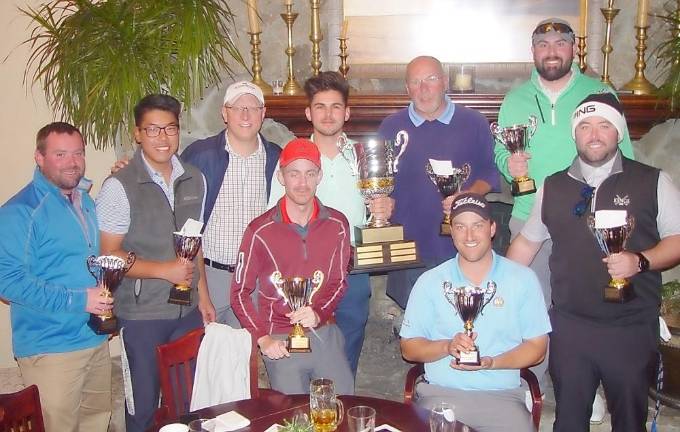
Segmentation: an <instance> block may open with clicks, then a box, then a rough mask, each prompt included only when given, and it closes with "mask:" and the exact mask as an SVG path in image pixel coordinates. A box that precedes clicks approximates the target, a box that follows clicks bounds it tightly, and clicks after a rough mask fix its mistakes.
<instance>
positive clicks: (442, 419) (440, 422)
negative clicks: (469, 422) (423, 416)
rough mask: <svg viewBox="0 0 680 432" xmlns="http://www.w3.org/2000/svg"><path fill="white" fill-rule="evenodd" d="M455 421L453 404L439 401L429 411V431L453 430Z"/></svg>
mask: <svg viewBox="0 0 680 432" xmlns="http://www.w3.org/2000/svg"><path fill="white" fill-rule="evenodd" d="M455 421H456V416H455V415H454V413H453V405H450V404H448V403H446V402H439V403H437V404H436V405H435V406H433V407H432V410H431V411H430V432H453V429H454V423H455Z"/></svg>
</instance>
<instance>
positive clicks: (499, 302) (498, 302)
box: [493, 297, 505, 308]
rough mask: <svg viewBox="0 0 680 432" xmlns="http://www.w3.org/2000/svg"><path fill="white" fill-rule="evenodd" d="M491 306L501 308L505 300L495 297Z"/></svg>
mask: <svg viewBox="0 0 680 432" xmlns="http://www.w3.org/2000/svg"><path fill="white" fill-rule="evenodd" d="M493 305H494V306H496V307H499V308H500V307H503V305H505V300H503V297H496V298H495V299H493Z"/></svg>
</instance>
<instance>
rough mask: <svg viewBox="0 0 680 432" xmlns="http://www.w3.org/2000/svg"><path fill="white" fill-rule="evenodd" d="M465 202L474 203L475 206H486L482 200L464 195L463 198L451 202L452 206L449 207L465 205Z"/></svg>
mask: <svg viewBox="0 0 680 432" xmlns="http://www.w3.org/2000/svg"><path fill="white" fill-rule="evenodd" d="M466 204H472V205H476V206H477V207H481V208H486V205H485V204H484V203H483V202H481V201H480V200H478V199H476V198H472V197H465V198H461V199H459V200H457V201H456V202H455V203H454V204H453V207H452V208H451V210H455V209H457V208H458V207H460V206H463V205H466Z"/></svg>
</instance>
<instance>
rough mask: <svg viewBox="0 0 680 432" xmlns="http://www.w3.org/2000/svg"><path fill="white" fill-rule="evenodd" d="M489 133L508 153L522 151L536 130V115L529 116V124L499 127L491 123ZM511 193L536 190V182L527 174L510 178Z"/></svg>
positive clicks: (515, 194)
mask: <svg viewBox="0 0 680 432" xmlns="http://www.w3.org/2000/svg"><path fill="white" fill-rule="evenodd" d="M490 127H491V133H492V134H493V136H494V137H495V138H496V139H497V140H498V141H499V142H500V143H502V144H503V145H505V147H506V148H507V149H508V151H509V152H510V153H523V152H524V151H526V149H527V148H528V147H529V140H531V137H533V136H534V133H535V132H536V117H535V116H533V115H530V116H529V124H528V125H525V124H517V125H513V126H507V127H501V126H500V125H499V124H498V122H493V123H491V126H490ZM511 188H512V195H513V196H522V195H529V194H532V193H535V192H536V182H535V181H534V179H532V178H531V177H529V176H521V177H516V178H514V179H512V185H511Z"/></svg>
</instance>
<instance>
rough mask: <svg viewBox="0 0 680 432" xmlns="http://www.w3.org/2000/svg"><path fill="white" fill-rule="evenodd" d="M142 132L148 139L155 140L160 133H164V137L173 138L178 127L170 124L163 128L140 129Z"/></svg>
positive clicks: (177, 131) (148, 127)
mask: <svg viewBox="0 0 680 432" xmlns="http://www.w3.org/2000/svg"><path fill="white" fill-rule="evenodd" d="M142 129H143V130H144V133H145V134H146V136H148V137H149V138H155V137H157V136H159V135H160V134H161V131H163V132H165V135H166V136H175V135H177V134H178V133H179V126H177V125H174V124H170V125H167V126H165V127H160V126H147V127H145V128H142Z"/></svg>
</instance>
